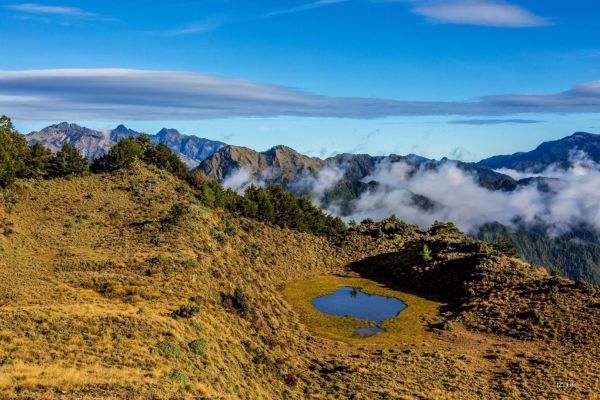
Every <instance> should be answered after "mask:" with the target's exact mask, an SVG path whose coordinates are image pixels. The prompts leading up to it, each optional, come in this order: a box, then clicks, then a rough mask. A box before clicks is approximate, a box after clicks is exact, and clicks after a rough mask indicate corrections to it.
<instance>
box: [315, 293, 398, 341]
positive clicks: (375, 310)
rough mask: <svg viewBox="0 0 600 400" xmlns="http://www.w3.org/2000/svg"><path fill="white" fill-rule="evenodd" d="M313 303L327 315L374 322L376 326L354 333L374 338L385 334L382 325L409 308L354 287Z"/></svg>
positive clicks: (319, 298) (360, 329)
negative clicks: (376, 335) (379, 334)
mask: <svg viewBox="0 0 600 400" xmlns="http://www.w3.org/2000/svg"><path fill="white" fill-rule="evenodd" d="M311 303H312V305H313V306H314V307H315V308H316V309H317V310H319V311H320V312H322V313H325V314H330V315H339V316H343V317H345V316H351V317H354V318H357V319H361V320H368V321H373V322H374V323H375V326H365V327H361V328H357V329H356V330H355V331H354V333H355V334H357V335H361V336H373V335H375V334H377V333H379V332H383V328H381V323H382V322H383V321H385V320H386V319H389V318H393V317H395V316H396V315H398V314H399V313H400V312H402V311H403V310H404V309H405V308H406V307H407V305H406V304H405V303H404V302H402V301H401V300H400V299H397V298H395V297H386V296H381V295H377V294H368V293H364V292H363V291H361V290H360V289H357V288H352V287H340V288H338V289H337V290H336V291H335V292H334V293H331V294H328V295H325V296H320V297H317V298H315V299H313V300H312V302H311Z"/></svg>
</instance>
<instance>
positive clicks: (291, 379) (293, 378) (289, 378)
mask: <svg viewBox="0 0 600 400" xmlns="http://www.w3.org/2000/svg"><path fill="white" fill-rule="evenodd" d="M283 380H284V382H285V383H286V384H287V385H288V386H292V387H293V386H296V385H297V384H298V380H299V378H298V376H297V375H295V374H292V373H291V372H290V373H288V374H286V375H285V376H284V377H283Z"/></svg>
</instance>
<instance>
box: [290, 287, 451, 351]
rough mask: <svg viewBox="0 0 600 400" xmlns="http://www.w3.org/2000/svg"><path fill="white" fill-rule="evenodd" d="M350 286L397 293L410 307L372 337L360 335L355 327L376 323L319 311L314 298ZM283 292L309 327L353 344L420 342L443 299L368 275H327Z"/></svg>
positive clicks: (380, 292) (372, 291) (388, 293)
mask: <svg viewBox="0 0 600 400" xmlns="http://www.w3.org/2000/svg"><path fill="white" fill-rule="evenodd" d="M342 286H350V287H355V288H359V289H361V290H362V291H363V292H365V293H369V294H377V295H382V296H388V297H396V298H398V299H400V300H402V301H403V302H404V303H406V304H407V305H408V307H407V308H406V309H405V310H404V311H402V312H401V313H400V314H398V315H397V316H396V317H394V318H390V319H388V320H385V321H384V322H383V323H382V324H381V327H382V328H383V329H384V330H385V332H382V333H378V334H376V335H374V336H371V337H363V336H359V335H356V334H355V333H354V330H355V329H356V328H359V327H365V326H369V325H372V322H371V323H370V324H369V322H368V321H364V320H359V319H357V318H354V317H341V316H335V315H328V314H324V313H322V312H320V311H318V310H317V309H316V308H315V307H314V306H313V305H312V304H311V301H312V300H313V299H314V298H315V297H319V296H324V295H327V294H330V293H333V292H335V291H336V290H337V288H339V287H342ZM283 295H284V297H285V298H286V300H287V301H288V302H289V303H290V304H291V305H292V307H293V308H294V309H295V310H296V311H297V312H298V313H299V314H300V316H301V319H302V321H303V322H304V323H305V324H306V325H307V327H308V328H309V329H310V330H311V331H313V332H314V333H315V334H317V335H319V336H324V337H327V338H330V339H335V340H341V341H343V342H346V343H351V344H391V343H416V342H420V341H422V340H424V339H426V336H427V331H426V330H425V327H426V323H425V320H426V319H427V318H430V317H434V316H435V315H436V314H437V312H438V309H439V308H440V306H442V304H441V303H437V302H434V301H430V300H427V299H424V298H422V297H419V296H416V295H414V294H410V293H406V292H400V291H397V290H394V289H390V288H388V287H386V286H384V285H382V284H379V283H377V282H375V281H372V280H369V279H364V278H352V277H337V276H323V277H319V278H315V279H310V280H306V281H296V282H291V283H289V284H288V285H286V286H285V288H284V289H283Z"/></svg>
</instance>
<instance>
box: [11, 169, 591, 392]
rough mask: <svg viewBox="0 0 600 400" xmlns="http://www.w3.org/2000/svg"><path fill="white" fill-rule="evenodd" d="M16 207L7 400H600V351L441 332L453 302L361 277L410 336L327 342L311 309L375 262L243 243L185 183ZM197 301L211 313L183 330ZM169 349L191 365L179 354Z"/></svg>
mask: <svg viewBox="0 0 600 400" xmlns="http://www.w3.org/2000/svg"><path fill="white" fill-rule="evenodd" d="M5 195H7V197H9V198H10V201H5V202H1V201H0V227H3V226H7V225H10V227H11V229H12V232H11V233H10V234H6V235H5V234H0V398H5V399H11V400H12V399H54V398H61V399H68V400H72V399H86V400H87V399H90V400H97V399H107V398H108V399H122V398H128V399H148V398H152V399H173V398H177V399H186V398H189V399H196V398H202V397H203V396H209V397H214V398H218V399H251V400H252V399H260V400H270V399H277V400H279V399H306V398H323V399H326V398H327V399H333V398H335V399H388V398H407V399H412V398H418V399H426V398H460V399H482V398H485V399H501V398H560V396H561V395H563V396H564V395H568V396H569V397H572V398H593V396H594V394H595V393H598V392H600V388H599V387H598V379H597V374H595V373H594V371H595V370H594V368H593V367H594V366H597V359H596V357H595V355H596V354H597V352H595V351H591V350H594V349H586V351H579V350H578V349H573V348H569V347H567V346H558V345H556V346H550V347H548V346H547V344H545V343H536V342H531V343H529V342H522V341H517V340H513V339H508V338H505V337H500V336H495V335H487V334H481V333H473V332H469V331H467V330H465V329H464V328H463V327H462V326H460V325H457V326H455V328H454V329H453V330H451V331H432V332H428V331H424V330H423V324H422V322H423V321H420V317H419V314H420V313H421V312H422V313H423V314H422V315H424V316H425V317H427V315H435V314H436V309H437V307H438V306H439V305H438V304H435V303H432V302H428V301H425V300H422V299H419V298H418V297H411V295H409V294H407V293H398V292H394V291H391V289H389V288H386V287H384V286H380V285H378V284H376V283H374V282H370V281H367V280H364V279H363V280H361V279H358V278H356V277H354V278H352V279H354V280H353V281H352V282H354V284H353V285H352V286H358V287H362V288H363V289H364V290H365V291H367V292H371V293H377V294H386V295H390V294H392V295H398V296H399V297H400V298H401V299H402V300H404V301H405V302H407V303H408V304H409V308H408V309H407V310H406V311H405V312H403V313H401V314H400V316H399V317H398V318H397V319H395V320H394V321H393V322H392V321H390V322H389V323H390V324H392V325H394V324H396V323H397V325H394V326H392V325H390V326H387V327H386V328H387V329H388V332H393V335H392V334H390V337H389V339H390V340H389V341H388V340H386V341H385V343H379V344H369V342H368V339H367V341H360V342H353V343H352V340H353V339H352V338H350V339H348V340H346V341H344V338H343V337H342V336H344V335H347V332H348V331H344V332H345V333H343V334H342V333H340V332H339V331H338V333H336V335H337V336H336V338H337V339H341V341H340V340H331V339H330V338H331V337H332V335H331V332H334V331H335V329H341V328H342V327H343V326H345V325H344V324H346V322H344V323H343V324H340V326H339V327H337V326H334V327H331V326H329V328H327V329H325V330H324V331H321V332H320V333H319V332H317V330H315V328H314V326H318V325H319V324H325V325H324V326H325V327H327V324H329V323H330V321H331V320H329V319H327V320H323V321H321V322H319V321H317V323H316V325H313V323H312V322H310V321H308V318H311V315H312V317H315V314H311V313H310V312H308V311H303V308H302V307H306V299H309V298H312V297H314V296H315V295H318V294H323V293H326V292H328V291H333V289H334V288H335V287H336V286H337V285H338V284H340V283H341V282H344V283H343V284H347V283H346V282H347V281H345V280H344V279H342V278H340V277H339V275H340V274H345V275H348V273H349V272H348V270H347V268H346V266H347V265H348V264H349V263H350V262H351V261H356V259H357V257H360V256H361V254H360V253H359V252H354V253H353V252H352V251H351V250H352V249H350V248H342V247H338V246H337V245H335V244H333V243H330V242H329V241H328V240H326V239H324V238H318V237H314V236H312V235H309V234H301V233H298V232H293V231H290V230H286V229H280V228H274V227H269V226H265V225H262V224H259V223H256V222H253V221H248V220H243V219H240V220H237V219H231V218H230V223H232V224H233V225H234V226H235V228H236V232H235V233H234V234H227V233H225V229H224V215H223V213H222V212H221V211H218V210H209V209H206V208H204V207H203V206H202V205H201V204H199V203H198V201H196V200H195V199H194V198H193V196H192V193H191V192H190V191H189V189H188V188H186V187H185V185H184V184H183V185H182V183H181V182H180V181H178V180H177V179H175V178H173V177H172V176H170V175H169V174H166V173H164V172H161V171H158V170H155V169H152V168H150V169H149V168H146V167H145V166H142V165H136V166H135V168H134V169H133V170H132V171H122V172H119V173H116V174H113V175H90V176H85V177H78V178H73V179H57V180H52V181H47V182H30V181H21V182H18V184H17V187H16V189H15V190H14V192H13V193H12V194H6V193H5ZM175 202H182V203H184V204H187V205H188V206H189V208H190V213H189V214H188V215H187V216H186V217H185V219H184V221H183V222H182V224H180V226H178V227H177V228H176V229H174V230H172V231H165V230H163V229H162V228H161V219H162V218H164V217H165V215H166V213H167V212H168V210H169V208H170V207H171V206H172V205H173V204H174V203H175ZM0 232H1V231H0ZM365 240H367V239H365ZM375 247H376V246H373V249H374V250H373V251H376V249H375ZM249 248H252V249H256V253H257V254H256V257H250V256H249V252H248V249H249ZM363 256H364V255H363ZM334 275H337V276H334ZM327 276H329V277H327ZM312 279H317V282H318V284H317V283H315V281H312ZM290 282H292V283H291V284H290V286H288V287H287V288H286V289H285V290H284V294H285V296H284V295H282V292H281V290H280V289H281V288H284V287H285V286H286V284H288V283H290ZM293 282H296V283H293ZM307 282H312V283H310V284H309V283H307ZM294 285H297V286H296V289H295V292H296V297H295V298H296V300H294V299H293V298H292V297H293V296H292V295H293V293H294V290H292V289H290V288H294ZM237 287H241V288H243V289H244V291H245V292H246V293H247V295H248V297H249V298H250V300H251V303H252V305H253V311H252V312H251V313H249V314H248V315H246V316H242V315H238V314H237V313H236V312H235V311H234V310H231V309H229V308H228V307H226V306H224V304H223V302H222V296H223V295H231V294H232V293H233V292H234V290H235V289H236V288H237ZM286 293H287V294H286ZM290 296H291V297H290ZM192 298H193V299H194V300H193V301H194V302H197V304H199V312H198V314H197V315H195V316H193V317H192V318H173V317H171V316H170V315H169V314H170V313H171V312H172V311H173V310H175V309H177V308H178V307H179V306H181V305H188V304H190V302H192ZM286 299H287V301H286ZM290 305H291V306H290ZM411 313H412V314H411ZM403 318H405V319H404V320H403ZM303 321H304V322H306V323H307V324H306V325H305V324H304V323H303ZM328 321H329V322H328ZM306 326H309V329H310V330H308V329H307V328H306ZM344 329H346V328H344ZM382 337H384V336H383V335H382V336H380V337H379V338H377V336H375V337H373V339H371V340H372V341H373V343H375V341H376V340H379V339H380V338H382ZM195 339H203V340H205V341H206V342H207V344H208V351H207V354H206V356H204V357H202V356H198V355H197V354H194V353H193V352H192V351H191V350H190V348H189V346H188V344H189V342H190V341H192V340H195ZM165 341H168V342H169V343H174V347H175V348H177V351H174V352H165V351H164V346H161V343H163V342H165ZM367 344H369V345H367ZM161 349H163V350H161ZM490 351H493V353H490ZM496 351H498V353H496ZM490 354H492V355H493V358H492V357H489V356H490ZM540 360H541V361H540ZM542 361H543V363H544V364H540V362H542ZM174 369H177V370H180V371H182V372H184V373H185V374H186V375H187V376H188V377H189V379H190V381H191V385H190V386H189V387H185V386H182V385H179V384H177V383H175V382H172V381H169V380H167V379H166V377H167V375H168V374H169V373H170V372H171V371H173V370H174ZM290 377H292V378H290ZM559 377H564V379H574V380H576V383H577V385H578V386H577V388H576V390H575V391H574V392H569V393H566V392H564V391H560V390H559V389H557V388H556V387H555V386H553V382H552V380H553V379H555V378H559ZM293 378H296V379H297V381H295V380H294V379H293ZM294 382H295V383H294Z"/></svg>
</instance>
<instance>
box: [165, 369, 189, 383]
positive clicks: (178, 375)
mask: <svg viewBox="0 0 600 400" xmlns="http://www.w3.org/2000/svg"><path fill="white" fill-rule="evenodd" d="M165 378H166V379H167V380H168V381H169V382H173V383H176V384H178V385H182V386H191V385H192V381H191V380H190V377H189V376H187V374H186V373H185V372H183V371H181V370H178V369H174V370H172V371H171V372H169V373H168V374H167V376H166V377H165Z"/></svg>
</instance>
